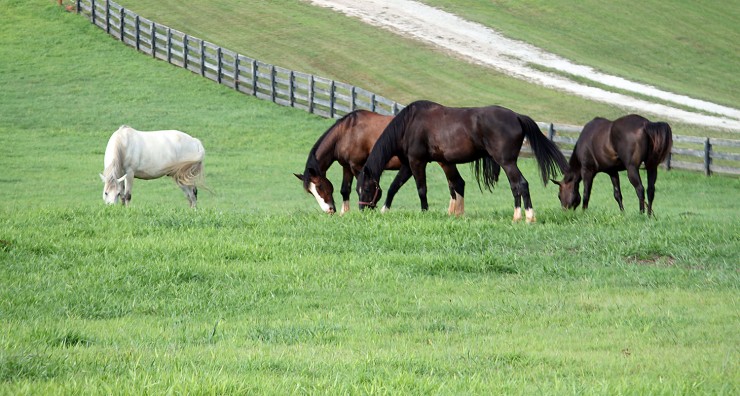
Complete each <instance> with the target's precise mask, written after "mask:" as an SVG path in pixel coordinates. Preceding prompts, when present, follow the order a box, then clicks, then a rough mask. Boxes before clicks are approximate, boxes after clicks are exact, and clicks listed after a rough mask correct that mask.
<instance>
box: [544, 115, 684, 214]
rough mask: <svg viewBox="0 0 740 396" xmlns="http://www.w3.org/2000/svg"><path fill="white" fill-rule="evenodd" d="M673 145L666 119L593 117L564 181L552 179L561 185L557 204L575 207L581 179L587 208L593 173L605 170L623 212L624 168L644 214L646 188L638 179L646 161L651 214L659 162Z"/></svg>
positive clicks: (578, 198)
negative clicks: (641, 167)
mask: <svg viewBox="0 0 740 396" xmlns="http://www.w3.org/2000/svg"><path fill="white" fill-rule="evenodd" d="M672 146H673V134H672V132H671V126H670V125H668V124H667V123H665V122H650V121H649V120H647V119H646V118H645V117H642V116H639V115H636V114H630V115H627V116H624V117H621V118H618V119H616V120H615V121H609V120H607V119H605V118H601V117H597V118H594V119H593V120H591V121H589V123H588V124H586V125H585V126H584V127H583V131H582V132H581V136H579V137H578V141H576V146H575V147H574V148H573V155H572V156H571V157H570V165H569V169H568V171H567V172H565V174H564V175H563V180H562V181H560V182H558V181H555V180H553V182H555V183H556V184H558V185H559V186H560V192H559V198H560V203H561V204H562V205H563V208H565V209H575V208H577V207H578V205H579V204H580V202H581V195H580V194H579V193H578V186H579V184H580V183H581V180H583V210H586V208H588V200H589V198H590V196H591V185H592V183H593V180H594V176H595V175H596V174H597V173H599V172H604V173H606V174H608V175H609V177H611V179H612V185H613V186H614V199H616V200H617V203H618V204H619V210H621V211H624V206H623V205H622V191H621V190H620V188H619V174H618V172H619V171H623V170H625V169H626V170H627V177H628V178H629V181H630V183H632V185H633V186H634V187H635V191H636V192H637V198H638V199H639V200H640V213H645V190H644V188H643V187H642V179H641V178H640V164H641V163H645V169H646V170H647V178H648V188H647V196H648V204H647V210H648V216H651V215H652V214H653V198H654V197H655V180H656V179H657V177H658V165H660V163H661V162H663V161H664V160H665V159H666V157H668V154H670V152H671V147H672Z"/></svg>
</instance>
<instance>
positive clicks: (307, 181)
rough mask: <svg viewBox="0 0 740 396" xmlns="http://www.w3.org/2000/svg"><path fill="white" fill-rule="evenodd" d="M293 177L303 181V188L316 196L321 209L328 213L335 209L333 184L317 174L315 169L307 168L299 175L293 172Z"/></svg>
mask: <svg viewBox="0 0 740 396" xmlns="http://www.w3.org/2000/svg"><path fill="white" fill-rule="evenodd" d="M294 175H295V177H297V178H298V179H300V180H301V181H303V188H304V189H305V190H306V191H307V192H308V193H310V194H311V195H313V196H314V198H316V202H318V203H319V206H321V210H323V211H324V212H326V213H328V214H334V212H336V211H337V208H336V206H335V205H334V185H333V184H331V182H330V181H329V179H327V178H326V177H325V176H322V175H319V174H318V173H317V172H316V171H315V170H313V169H309V171H307V172H306V173H304V174H302V175H300V174H298V173H294Z"/></svg>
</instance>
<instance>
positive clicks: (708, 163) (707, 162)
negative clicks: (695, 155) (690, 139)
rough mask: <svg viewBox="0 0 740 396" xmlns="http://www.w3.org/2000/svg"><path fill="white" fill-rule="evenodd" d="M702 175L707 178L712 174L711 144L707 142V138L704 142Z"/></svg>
mask: <svg viewBox="0 0 740 396" xmlns="http://www.w3.org/2000/svg"><path fill="white" fill-rule="evenodd" d="M704 174H705V175H707V176H710V175H711V174H712V143H710V142H709V138H706V139H705V140H704Z"/></svg>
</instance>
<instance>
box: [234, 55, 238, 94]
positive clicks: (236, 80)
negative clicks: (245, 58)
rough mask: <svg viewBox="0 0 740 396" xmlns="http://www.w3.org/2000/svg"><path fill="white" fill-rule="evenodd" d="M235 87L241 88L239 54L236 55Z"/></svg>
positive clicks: (236, 88)
mask: <svg viewBox="0 0 740 396" xmlns="http://www.w3.org/2000/svg"><path fill="white" fill-rule="evenodd" d="M234 89H235V90H237V91H238V90H239V54H235V55H234Z"/></svg>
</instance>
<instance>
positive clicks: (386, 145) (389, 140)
mask: <svg viewBox="0 0 740 396" xmlns="http://www.w3.org/2000/svg"><path fill="white" fill-rule="evenodd" d="M432 106H439V105H438V104H437V103H434V102H430V101H427V100H419V101H416V102H413V103H411V104H409V105H408V106H406V107H405V108H404V109H403V110H401V111H400V112H399V113H398V114H397V115H396V116H395V117H393V120H391V122H390V123H389V124H388V126H387V127H386V128H385V130H383V133H381V134H380V137H379V138H378V140H377V141H376V142H375V146H373V149H372V151H370V156H368V157H367V161H366V162H365V166H364V167H363V168H362V170H363V172H365V174H366V175H368V176H370V177H372V178H373V179H374V180H378V179H379V178H380V174H381V173H383V170H384V169H385V164H387V163H388V161H389V160H390V159H391V158H392V157H393V156H394V155H396V154H397V153H396V151H397V150H398V145H399V143H400V142H401V138H402V137H403V134H404V133H405V132H406V125H408V123H409V122H410V121H411V120H412V119H413V118H414V117H415V116H416V111H417V110H424V109H427V108H429V107H432Z"/></svg>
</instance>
